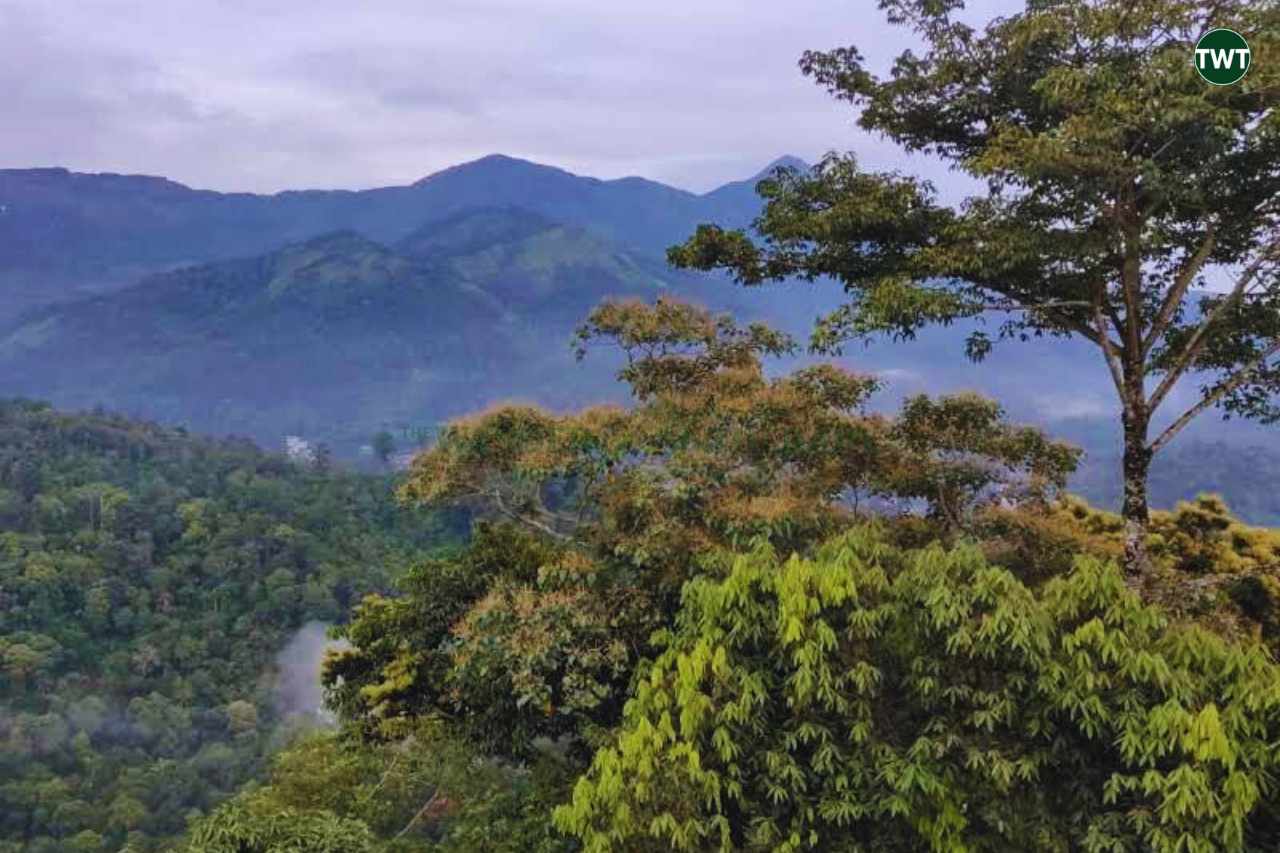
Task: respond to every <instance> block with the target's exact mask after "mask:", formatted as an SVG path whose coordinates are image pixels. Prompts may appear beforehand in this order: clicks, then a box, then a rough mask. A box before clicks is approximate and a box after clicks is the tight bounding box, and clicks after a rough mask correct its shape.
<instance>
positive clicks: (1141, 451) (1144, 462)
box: [1120, 412, 1151, 579]
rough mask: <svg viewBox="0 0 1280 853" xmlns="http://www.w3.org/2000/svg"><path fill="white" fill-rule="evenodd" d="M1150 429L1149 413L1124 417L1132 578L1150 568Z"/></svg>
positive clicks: (1124, 511) (1125, 512) (1127, 556)
mask: <svg viewBox="0 0 1280 853" xmlns="http://www.w3.org/2000/svg"><path fill="white" fill-rule="evenodd" d="M1147 426H1148V419H1147V416H1146V413H1145V412H1129V413H1126V414H1125V416H1124V504H1123V506H1122V507H1121V510H1120V514H1121V516H1122V517H1123V518H1124V568H1125V572H1126V573H1127V574H1128V575H1129V576H1130V578H1131V579H1137V578H1139V577H1141V576H1143V575H1145V574H1146V572H1147V569H1148V568H1149V567H1150V560H1149V558H1148V556H1147V528H1148V526H1149V524H1150V522H1151V514H1150V511H1149V509H1148V507H1147V474H1148V472H1149V471H1150V468H1151V451H1150V450H1149V449H1148V447H1147Z"/></svg>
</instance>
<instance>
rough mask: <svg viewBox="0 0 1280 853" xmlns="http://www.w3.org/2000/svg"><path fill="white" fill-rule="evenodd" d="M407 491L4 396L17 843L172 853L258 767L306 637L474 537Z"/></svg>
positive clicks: (5, 764) (3, 538) (4, 771)
mask: <svg viewBox="0 0 1280 853" xmlns="http://www.w3.org/2000/svg"><path fill="white" fill-rule="evenodd" d="M390 488H391V484H390V482H389V481H388V480H387V479H386V478H383V477H372V476H357V475H352V474H345V473H341V472H338V471H335V470H325V468H324V461H323V460H321V461H320V465H319V466H318V467H312V466H307V467H305V468H304V467H297V466H294V465H292V464H290V463H289V462H286V461H285V460H284V459H282V458H281V457H277V456H271V455H267V454H265V453H262V452H261V451H259V450H257V449H256V448H255V447H254V446H253V445H252V444H250V443H248V442H246V441H236V440H211V439H205V438H196V437H193V436H190V435H187V434H186V433H185V432H183V431H182V430H175V429H167V428H160V427H157V426H153V425H149V424H143V423H136V422H132V421H128V420H125V419H123V418H119V417H114V416H110V415H105V414H84V415H71V414H62V413H59V412H56V411H53V410H51V409H50V408H49V407H47V406H45V405H43V404H40V403H35V402H27V401H21V400H12V401H6V402H4V403H2V404H0V780H3V781H0V839H2V840H0V849H4V850H15V851H16V850H23V851H67V850H75V851H98V850H119V849H123V848H125V847H126V846H127V848H128V849H131V850H139V851H141V850H163V849H170V848H171V846H172V843H173V840H174V838H175V837H177V836H178V835H180V834H181V833H182V832H183V831H184V830H185V828H186V825H187V822H188V821H189V820H190V819H191V818H192V817H194V816H197V815H199V814H202V813H204V812H207V811H209V810H210V809H212V808H213V807H214V806H215V805H216V804H217V803H218V802H219V801H220V800H222V799H223V798H225V797H226V796H228V795H229V794H230V793H232V792H234V791H235V790H236V789H237V788H238V787H239V786H240V785H242V784H243V783H244V782H245V781H246V780H248V779H250V778H252V777H254V776H255V775H257V774H258V773H259V772H260V770H261V768H262V766H263V762H264V760H265V758H266V756H267V755H268V754H269V753H270V752H271V750H272V749H273V748H274V747H275V746H278V744H279V742H280V741H279V738H280V736H281V726H282V723H283V720H282V713H283V711H284V710H286V708H284V707H282V704H281V702H280V698H279V696H278V693H277V691H276V689H275V682H276V678H275V673H274V672H273V667H272V661H273V658H274V657H275V655H276V653H277V652H278V651H279V650H280V648H281V647H282V646H283V645H284V644H285V642H286V640H288V639H289V637H290V636H291V635H292V634H293V633H294V632H295V631H296V630H297V629H298V628H299V626H301V625H302V624H303V623H304V622H306V621H308V620H321V621H325V622H332V621H336V620H340V619H342V618H343V617H344V615H345V614H346V613H347V612H348V608H349V607H350V606H351V605H352V604H353V603H355V602H358V601H359V600H360V599H361V597H362V596H364V595H365V594H366V593H369V592H372V591H379V590H387V589H389V588H390V585H391V579H392V578H393V577H394V576H395V575H396V574H397V573H398V572H399V571H400V569H401V567H402V566H404V565H407V564H409V563H410V562H411V561H413V560H415V559H417V558H419V557H420V556H421V555H422V554H423V553H426V552H428V551H430V550H432V549H436V548H439V547H442V546H446V545H447V544H448V543H450V542H452V541H454V539H455V538H456V536H457V535H458V534H459V533H460V532H463V531H465V526H464V525H461V524H460V522H459V521H458V520H457V519H456V518H455V519H454V520H453V521H452V522H451V521H449V519H450V516H448V515H433V514H422V513H410V512H406V511H404V510H403V509H401V508H400V507H398V506H397V505H396V504H395V503H394V502H393V501H392V500H391V497H390Z"/></svg>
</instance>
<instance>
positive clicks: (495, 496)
mask: <svg viewBox="0 0 1280 853" xmlns="http://www.w3.org/2000/svg"><path fill="white" fill-rule="evenodd" d="M488 497H489V498H490V499H492V500H493V505H494V506H495V507H497V509H498V512H500V513H502V514H503V515H505V516H506V517H507V518H510V519H511V520H512V521H518V522H520V523H521V524H525V525H528V526H529V527H532V528H533V529H535V530H540V531H542V532H543V533H545V534H547V535H548V536H552V537H554V538H556V539H559V540H561V541H563V542H568V541H570V540H571V539H572V538H573V537H572V536H569V535H568V534H565V533H561V532H560V531H559V530H556V529H554V528H552V527H550V526H548V525H546V524H543V523H542V522H540V521H535V520H534V519H532V518H529V516H527V515H524V514H522V513H518V512H516V511H515V510H513V509H510V508H509V507H508V506H507V505H506V503H504V502H503V500H502V495H501V494H499V493H498V492H497V491H493V492H490V493H489V494H488Z"/></svg>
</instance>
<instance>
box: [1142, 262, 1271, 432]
mask: <svg viewBox="0 0 1280 853" xmlns="http://www.w3.org/2000/svg"><path fill="white" fill-rule="evenodd" d="M1277 250H1280V239H1277V240H1273V241H1272V242H1271V243H1270V244H1269V245H1268V246H1266V247H1265V248H1264V249H1263V250H1262V251H1261V252H1259V253H1258V257H1256V258H1254V260H1253V263H1251V264H1249V266H1248V267H1246V268H1245V271H1244V272H1243V273H1241V274H1240V277H1239V278H1238V279H1236V283H1235V287H1233V288H1232V289H1231V293H1230V294H1229V295H1228V296H1227V298H1226V299H1224V300H1222V301H1221V302H1219V303H1218V305H1217V307H1216V308H1214V309H1213V311H1211V312H1209V316H1208V317H1205V318H1204V320H1203V321H1201V323H1200V325H1199V326H1198V327H1197V328H1196V330H1195V332H1193V333H1192V335H1191V340H1189V341H1187V345H1186V346H1185V347H1184V348H1183V350H1182V356H1181V357H1180V358H1179V359H1178V361H1177V363H1176V364H1174V366H1173V367H1171V368H1170V369H1169V371H1168V372H1167V373H1166V374H1165V375H1164V379H1162V380H1161V381H1160V384H1159V385H1158V386H1157V387H1156V390H1155V393H1153V394H1152V395H1151V399H1150V401H1148V403H1147V408H1148V410H1149V411H1152V412H1154V411H1155V410H1156V409H1157V408H1158V407H1159V406H1160V404H1161V403H1163V402H1164V398H1165V397H1166V396H1168V394H1169V392H1170V391H1171V390H1172V389H1173V386H1174V384H1175V383H1177V381H1178V380H1179V379H1181V378H1182V375H1183V374H1184V373H1186V372H1187V369H1188V368H1189V367H1191V365H1192V364H1193V363H1194V362H1195V360H1196V357H1197V356H1198V355H1200V351H1201V350H1202V349H1203V348H1204V345H1205V342H1206V340H1207V335H1208V332H1209V328H1210V327H1211V326H1212V325H1213V324H1214V323H1215V322H1217V321H1218V320H1219V319H1220V318H1221V317H1222V316H1223V315H1224V314H1225V313H1226V312H1227V311H1228V310H1230V309H1232V308H1234V307H1235V306H1236V305H1238V304H1239V303H1240V299H1241V298H1242V297H1243V296H1244V291H1245V289H1246V288H1247V287H1248V286H1249V284H1250V283H1251V282H1252V281H1253V279H1254V278H1255V277H1256V276H1257V275H1258V272H1259V271H1261V269H1262V265H1263V264H1264V263H1265V262H1266V261H1267V260H1268V259H1269V258H1270V257H1271V256H1272V255H1274V254H1275V253H1276V251H1277Z"/></svg>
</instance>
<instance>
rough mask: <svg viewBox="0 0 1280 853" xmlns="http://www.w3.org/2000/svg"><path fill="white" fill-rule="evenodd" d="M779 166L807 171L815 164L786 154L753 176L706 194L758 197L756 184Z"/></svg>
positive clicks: (721, 196) (722, 196) (711, 195)
mask: <svg viewBox="0 0 1280 853" xmlns="http://www.w3.org/2000/svg"><path fill="white" fill-rule="evenodd" d="M779 168H788V169H795V170H796V171H799V172H807V171H809V170H810V169H812V168H813V166H812V165H810V164H809V163H806V162H805V161H804V160H801V159H800V158H799V157H794V156H792V155H790V154H784V155H782V156H781V157H776V158H774V159H773V161H772V162H770V163H769V165H767V166H765V167H764V168H763V169H761V170H760V171H758V172H756V173H755V174H754V175H752V176H751V177H749V178H744V179H743V180H740V181H730V182H729V183H727V184H724V185H722V186H719V187H716V188H715V189H713V190H711V191H710V192H708V193H706V196H707V197H711V198H721V199H725V198H737V199H739V201H741V200H743V199H754V198H755V197H756V184H758V183H760V182H761V181H762V180H764V179H765V178H767V177H769V176H770V175H771V174H773V171H774V170H775V169H779Z"/></svg>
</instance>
